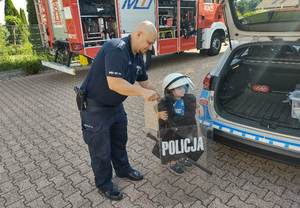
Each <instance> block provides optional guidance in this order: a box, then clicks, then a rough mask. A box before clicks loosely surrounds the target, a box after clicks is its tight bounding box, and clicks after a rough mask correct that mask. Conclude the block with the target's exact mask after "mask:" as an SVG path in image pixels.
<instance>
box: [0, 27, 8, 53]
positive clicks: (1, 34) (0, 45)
mask: <svg viewBox="0 0 300 208" xmlns="http://www.w3.org/2000/svg"><path fill="white" fill-rule="evenodd" d="M7 36H8V31H7V30H6V28H5V27H4V26H2V25H0V56H1V57H3V56H4V55H6V51H7V50H6V49H7V48H6V39H7Z"/></svg>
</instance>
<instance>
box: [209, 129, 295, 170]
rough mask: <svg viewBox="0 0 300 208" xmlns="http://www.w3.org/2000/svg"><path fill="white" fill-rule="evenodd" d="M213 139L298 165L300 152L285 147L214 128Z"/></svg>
mask: <svg viewBox="0 0 300 208" xmlns="http://www.w3.org/2000/svg"><path fill="white" fill-rule="evenodd" d="M213 132H214V140H216V141H219V142H221V143H224V144H226V145H229V146H231V147H235V148H237V149H241V150H243V151H246V152H250V153H253V154H256V155H259V156H262V157H266V158H268V159H272V160H278V161H283V162H286V163H289V164H292V165H297V166H300V153H297V152H293V151H289V150H287V149H281V148H276V147H274V146H270V145H266V144H262V143H258V142H253V141H249V140H246V139H241V138H240V137H237V136H234V135H231V134H228V133H226V132H222V131H220V130H216V129H214V131H213Z"/></svg>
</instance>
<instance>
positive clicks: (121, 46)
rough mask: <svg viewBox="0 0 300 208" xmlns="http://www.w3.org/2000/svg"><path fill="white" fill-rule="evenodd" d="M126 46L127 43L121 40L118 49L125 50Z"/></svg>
mask: <svg viewBox="0 0 300 208" xmlns="http://www.w3.org/2000/svg"><path fill="white" fill-rule="evenodd" d="M125 46H126V43H125V42H124V41H123V40H121V41H120V42H119V43H118V45H117V48H120V49H124V48H125Z"/></svg>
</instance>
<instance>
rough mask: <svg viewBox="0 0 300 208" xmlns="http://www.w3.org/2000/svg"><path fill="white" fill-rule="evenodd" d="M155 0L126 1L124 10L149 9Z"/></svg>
mask: <svg viewBox="0 0 300 208" xmlns="http://www.w3.org/2000/svg"><path fill="white" fill-rule="evenodd" d="M152 2H153V0H125V1H124V3H123V6H122V9H149V8H150V6H151V4H152Z"/></svg>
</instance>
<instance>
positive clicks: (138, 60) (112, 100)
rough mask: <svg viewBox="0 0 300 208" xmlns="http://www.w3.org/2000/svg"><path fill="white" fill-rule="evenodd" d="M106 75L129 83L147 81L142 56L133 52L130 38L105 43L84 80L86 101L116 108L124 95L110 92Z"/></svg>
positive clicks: (123, 98)
mask: <svg viewBox="0 0 300 208" xmlns="http://www.w3.org/2000/svg"><path fill="white" fill-rule="evenodd" d="M107 76H111V77H120V78H123V79H125V80H127V81H128V82H129V83H131V84H134V82H135V81H146V80H147V79H148V76H147V73H146V69H145V66H144V61H143V56H142V55H141V54H136V55H134V54H133V53H132V50H131V36H127V37H125V38H122V39H112V40H109V41H107V42H106V43H105V44H104V45H103V46H102V48H101V49H100V52H99V53H98V54H97V56H96V58H95V60H94V62H93V64H92V66H91V69H90V71H89V73H88V75H87V77H86V80H85V82H86V91H87V98H89V99H92V100H93V101H95V102H96V103H97V104H99V105H100V106H107V107H114V106H118V105H120V104H121V103H122V102H123V101H124V100H125V99H126V98H127V96H124V95H120V94H118V93H116V92H114V91H112V90H110V89H109V87H108V83H107V78H106V77H107Z"/></svg>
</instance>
